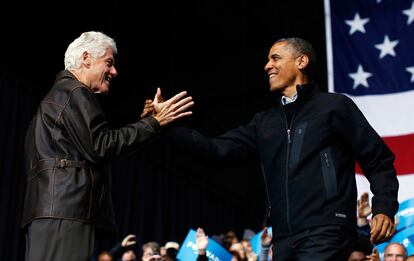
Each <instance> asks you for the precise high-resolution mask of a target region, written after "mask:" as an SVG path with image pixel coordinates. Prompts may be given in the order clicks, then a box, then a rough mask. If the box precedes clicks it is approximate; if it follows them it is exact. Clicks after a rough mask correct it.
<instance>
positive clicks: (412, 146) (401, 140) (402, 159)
mask: <svg viewBox="0 0 414 261" xmlns="http://www.w3.org/2000/svg"><path fill="white" fill-rule="evenodd" d="M383 139H384V141H385V143H386V144H387V145H388V147H389V148H390V149H391V151H392V152H393V153H394V155H395V162H394V166H395V168H396V169H397V174H398V175H406V174H413V173H414V134H409V135H401V136H393V137H384V138H383ZM355 171H356V172H357V173H362V171H361V168H360V167H359V165H358V164H357V165H356V168H355Z"/></svg>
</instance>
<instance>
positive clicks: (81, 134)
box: [58, 87, 160, 163]
mask: <svg viewBox="0 0 414 261" xmlns="http://www.w3.org/2000/svg"><path fill="white" fill-rule="evenodd" d="M58 121H60V123H61V124H62V125H63V126H64V128H65V130H66V131H67V133H68V136H70V138H71V140H72V141H73V143H74V144H75V146H76V147H77V149H78V151H79V152H80V153H81V154H82V155H83V156H84V158H85V159H86V160H87V161H89V162H91V163H98V162H101V161H106V160H109V159H112V158H115V157H119V156H122V155H125V154H127V153H129V152H131V151H132V150H134V149H137V148H139V147H141V146H142V145H144V144H145V143H146V142H148V141H149V140H150V139H151V138H152V137H154V136H155V134H156V133H158V131H159V129H160V125H159V123H158V121H157V120H155V119H154V118H152V117H147V118H145V119H143V120H140V121H137V122H135V123H133V124H130V125H127V126H125V127H122V128H120V129H111V128H110V126H109V124H108V122H107V120H106V117H105V115H104V113H103V110H102V108H101V106H100V105H99V102H98V100H97V99H96V97H94V95H93V93H92V92H91V91H90V90H88V89H87V88H85V87H78V88H75V89H73V91H72V93H71V97H70V99H69V100H68V102H67V104H66V105H65V107H64V109H63V111H62V113H61V115H60V117H59V118H58Z"/></svg>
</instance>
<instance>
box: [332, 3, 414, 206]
mask: <svg viewBox="0 0 414 261" xmlns="http://www.w3.org/2000/svg"><path fill="white" fill-rule="evenodd" d="M325 18H326V19H325V25H326V41H327V57H328V84H329V86H328V88H329V91H331V92H339V93H344V94H346V95H348V96H349V97H351V98H352V99H353V100H354V102H355V103H356V104H357V105H358V107H359V108H360V109H361V111H362V112H363V113H364V115H365V117H366V118H367V119H368V121H369V122H370V123H371V125H372V126H373V127H374V129H375V130H376V131H377V132H378V134H379V135H380V136H381V137H382V138H383V139H384V141H385V142H386V143H387V144H388V146H389V147H390V149H391V150H392V151H393V152H394V154H395V155H396V161H395V167H396V169H397V173H398V179H399V181H400V191H399V195H398V199H399V201H400V202H402V201H404V200H406V199H409V198H413V197H414V189H413V188H414V1H413V0H346V1H344V0H325ZM357 185H358V192H359V193H362V192H364V191H369V184H368V182H367V180H366V179H365V177H364V176H362V175H357Z"/></svg>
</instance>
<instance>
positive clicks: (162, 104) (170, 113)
mask: <svg viewBox="0 0 414 261" xmlns="http://www.w3.org/2000/svg"><path fill="white" fill-rule="evenodd" d="M186 95H187V92H186V91H183V92H180V93H178V94H176V95H175V96H173V97H172V98H170V99H169V100H166V101H164V99H163V97H162V95H161V89H160V88H157V93H156V94H155V96H154V100H146V101H145V105H144V110H143V112H142V114H141V118H144V117H146V116H149V115H151V116H153V117H154V118H155V119H156V120H157V121H158V122H159V123H160V125H161V126H164V125H167V124H169V123H170V122H173V121H175V120H176V119H179V118H182V117H186V116H189V115H191V114H192V112H191V111H187V110H188V108H190V107H191V106H193V104H194V102H193V98H192V97H191V96H189V97H185V96H186Z"/></svg>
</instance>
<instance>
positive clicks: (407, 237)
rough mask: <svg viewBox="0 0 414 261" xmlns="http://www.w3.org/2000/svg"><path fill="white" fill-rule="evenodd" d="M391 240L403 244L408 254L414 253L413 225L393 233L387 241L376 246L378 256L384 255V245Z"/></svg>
mask: <svg viewBox="0 0 414 261" xmlns="http://www.w3.org/2000/svg"><path fill="white" fill-rule="evenodd" d="M392 242H398V243H401V244H403V245H404V246H405V248H406V249H407V253H408V255H412V254H414V226H411V227H409V228H406V229H403V230H401V231H400V232H398V233H397V234H395V235H394V236H393V237H392V238H391V239H390V241H389V242H386V243H382V244H380V245H378V246H377V249H378V252H379V254H380V257H383V256H384V250H385V247H386V246H387V245H388V244H389V243H392Z"/></svg>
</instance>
